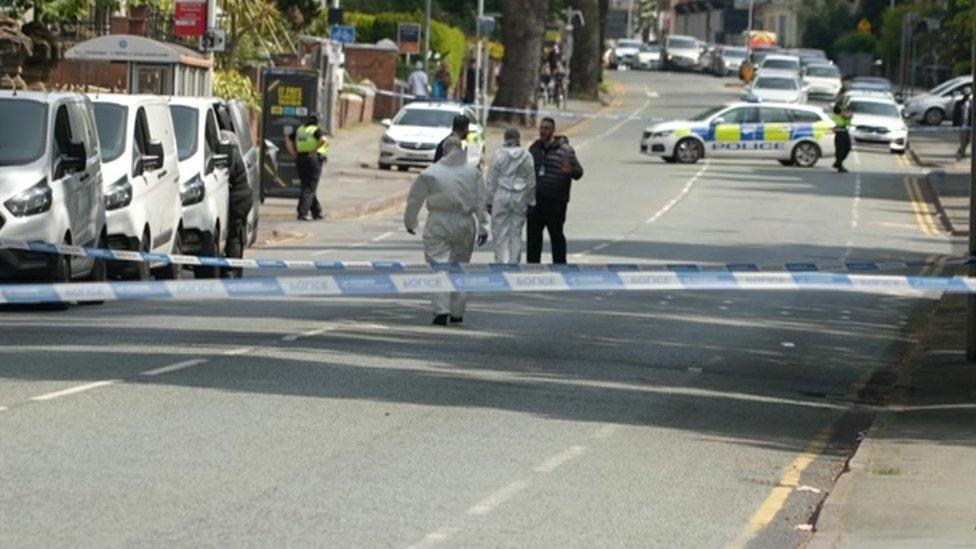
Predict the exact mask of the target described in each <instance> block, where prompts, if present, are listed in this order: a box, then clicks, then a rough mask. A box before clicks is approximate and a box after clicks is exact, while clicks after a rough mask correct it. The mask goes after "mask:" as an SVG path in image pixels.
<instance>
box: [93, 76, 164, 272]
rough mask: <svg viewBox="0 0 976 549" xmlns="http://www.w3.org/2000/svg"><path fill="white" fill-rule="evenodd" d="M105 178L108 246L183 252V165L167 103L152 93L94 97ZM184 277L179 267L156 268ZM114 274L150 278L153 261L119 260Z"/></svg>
mask: <svg viewBox="0 0 976 549" xmlns="http://www.w3.org/2000/svg"><path fill="white" fill-rule="evenodd" d="M92 105H93V108H94V111H95V123H96V125H97V126H98V137H99V142H100V143H101V151H102V171H103V174H104V176H105V186H104V194H105V209H106V210H108V245H109V247H110V248H112V249H116V250H131V251H142V252H153V253H165V254H170V253H172V254H179V253H182V249H183V248H182V244H181V242H180V221H181V219H182V217H183V216H182V211H181V208H180V187H179V179H180V173H179V162H178V160H177V155H176V134H175V133H174V131H173V118H172V116H171V115H170V112H169V106H168V105H167V104H166V101H165V100H163V99H161V98H159V97H156V96H152V95H119V94H97V95H93V96H92ZM154 271H155V273H154V274H156V275H157V276H158V277H159V278H179V277H180V273H181V271H182V269H181V268H180V267H179V266H178V265H163V266H160V267H157V268H155V269H154ZM109 275H111V276H121V277H125V278H136V279H139V280H145V279H147V278H149V275H150V265H149V264H147V263H129V262H117V263H114V264H111V265H110V266H109Z"/></svg>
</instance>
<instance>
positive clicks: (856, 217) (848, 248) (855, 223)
mask: <svg viewBox="0 0 976 549" xmlns="http://www.w3.org/2000/svg"><path fill="white" fill-rule="evenodd" d="M860 226H861V174H860V173H858V174H856V175H855V177H854V200H853V201H852V202H851V230H852V231H855V230H857V228H858V227H860ZM853 252H854V233H853V232H852V233H851V238H849V239H847V242H846V243H845V249H844V255H842V256H841V261H843V262H846V261H847V260H848V259H850V257H851V254H852V253H853Z"/></svg>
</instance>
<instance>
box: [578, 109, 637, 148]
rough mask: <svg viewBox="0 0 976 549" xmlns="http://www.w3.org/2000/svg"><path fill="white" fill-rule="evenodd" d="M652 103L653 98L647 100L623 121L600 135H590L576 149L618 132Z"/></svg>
mask: <svg viewBox="0 0 976 549" xmlns="http://www.w3.org/2000/svg"><path fill="white" fill-rule="evenodd" d="M650 104H651V100H650V99H647V100H645V101H644V104H643V105H641V106H640V107H639V108H638V109H637V110H636V111H634V112H633V113H631V115H630V116H628V117H627V118H625V119H624V120H623V121H622V122H621V123H619V124H616V125H615V126H613V127H612V128H610V129H609V130H607V131H605V132H603V133H601V134H600V135H598V136H596V137H590V138H589V139H586V140H584V141H583V142H582V143H580V144H579V145H577V146H576V150H577V151H579V150H582V149H583V148H584V147H586V146H587V145H589V144H590V143H592V142H594V141H600V140H602V139H603V138H604V137H607V136H609V135H610V134H612V133H614V132H616V131H617V130H619V129H620V128H622V127H624V126H625V125H627V124H629V123H631V122H633V120H634V119H635V118H637V115H638V114H640V113H641V111H643V110H644V109H646V108H647V107H648V105H650Z"/></svg>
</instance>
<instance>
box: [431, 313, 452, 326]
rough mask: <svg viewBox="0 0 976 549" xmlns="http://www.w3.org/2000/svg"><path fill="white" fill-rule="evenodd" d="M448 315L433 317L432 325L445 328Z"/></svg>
mask: <svg viewBox="0 0 976 549" xmlns="http://www.w3.org/2000/svg"><path fill="white" fill-rule="evenodd" d="M448 316H450V315H437V316H435V317H434V324H435V325H437V326H447V318H448Z"/></svg>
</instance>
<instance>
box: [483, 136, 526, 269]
mask: <svg viewBox="0 0 976 549" xmlns="http://www.w3.org/2000/svg"><path fill="white" fill-rule="evenodd" d="M521 141H522V134H521V133H519V130H518V128H508V129H507V130H505V144H504V146H503V147H502V148H501V149H499V150H498V151H497V152H496V153H495V154H494V155H493V156H492V157H491V162H490V163H489V164H488V176H487V181H488V194H489V196H490V198H489V200H491V202H490V203H489V204H490V205H489V209H488V212H489V213H490V214H491V235H492V240H494V241H495V261H496V262H497V263H518V262H519V261H521V259H522V229H523V228H524V227H525V217H526V215H527V213H528V211H529V209H530V208H533V207H535V163H534V161H533V160H532V155H531V154H530V153H529V151H528V150H526V149H523V148H522V143H521Z"/></svg>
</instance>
